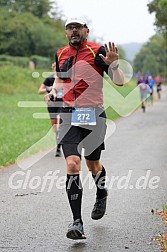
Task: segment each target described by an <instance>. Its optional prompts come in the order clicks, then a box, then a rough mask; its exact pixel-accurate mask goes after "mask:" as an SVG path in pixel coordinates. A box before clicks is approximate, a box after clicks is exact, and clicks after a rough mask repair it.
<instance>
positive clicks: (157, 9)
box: [147, 0, 167, 36]
mask: <svg viewBox="0 0 167 252" xmlns="http://www.w3.org/2000/svg"><path fill="white" fill-rule="evenodd" d="M147 6H148V10H149V12H150V13H155V25H156V26H157V28H158V29H159V30H160V31H162V32H163V33H165V36H166V34H167V15H166V13H167V0H153V1H151V2H150V3H149V4H148V5H147Z"/></svg>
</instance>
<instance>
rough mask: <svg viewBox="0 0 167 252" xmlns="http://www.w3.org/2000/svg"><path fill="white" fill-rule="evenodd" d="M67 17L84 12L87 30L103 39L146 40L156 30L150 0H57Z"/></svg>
mask: <svg viewBox="0 0 167 252" xmlns="http://www.w3.org/2000/svg"><path fill="white" fill-rule="evenodd" d="M57 2H58V6H59V7H60V8H61V10H62V12H63V14H64V15H65V16H66V17H67V18H68V17H78V16H85V17H86V18H87V19H88V20H89V28H90V31H91V32H92V33H93V34H94V35H95V36H96V37H101V38H103V40H104V42H108V41H114V42H115V43H116V44H124V43H129V42H139V43H141V42H147V41H148V39H149V38H150V37H151V36H153V35H154V34H155V27H154V25H153V23H154V14H149V12H148V10H147V3H148V2H149V0H57Z"/></svg>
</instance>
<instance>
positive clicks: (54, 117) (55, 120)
mask: <svg viewBox="0 0 167 252" xmlns="http://www.w3.org/2000/svg"><path fill="white" fill-rule="evenodd" d="M52 71H53V74H51V75H50V76H49V77H47V78H46V79H45V80H44V83H42V84H41V85H40V87H39V90H38V93H39V94H45V93H50V91H51V90H52V86H53V83H54V81H55V78H56V63H55V62H54V63H53V64H52ZM62 95H63V91H62V90H59V93H58V96H57V98H58V99H57V102H59V104H58V105H59V106H57V105H56V102H54V103H53V102H47V109H48V112H49V116H50V121H51V125H52V127H53V130H54V132H55V133H56V134H58V130H59V124H60V109H61V106H62ZM56 106H57V107H56ZM60 147H61V145H60V144H57V147H56V153H55V156H56V157H60V156H61V150H60Z"/></svg>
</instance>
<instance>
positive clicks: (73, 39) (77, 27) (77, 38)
mask: <svg viewBox="0 0 167 252" xmlns="http://www.w3.org/2000/svg"><path fill="white" fill-rule="evenodd" d="M65 34H66V37H67V38H68V40H69V42H70V44H71V45H73V46H77V45H79V44H80V43H81V42H83V41H86V39H87V36H88V34H89V29H88V28H87V27H85V26H83V25H81V24H78V23H72V24H69V25H67V27H66V30H65Z"/></svg>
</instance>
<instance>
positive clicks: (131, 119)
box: [0, 88, 167, 252]
mask: <svg viewBox="0 0 167 252" xmlns="http://www.w3.org/2000/svg"><path fill="white" fill-rule="evenodd" d="M166 109H167V89H166V88H164V90H163V96H162V99H161V101H158V102H156V103H154V105H153V107H148V108H147V112H146V113H143V112H142V111H141V110H140V109H139V110H138V111H136V112H135V113H133V114H132V115H130V116H128V117H126V118H121V119H119V120H117V121H116V125H114V124H113V123H109V126H108V132H109V133H111V132H112V131H114V130H113V129H114V126H116V129H115V131H114V133H113V134H112V135H111V136H110V137H108V138H107V139H106V150H105V151H104V152H103V154H102V159H101V160H102V163H103V165H104V166H105V167H106V170H107V176H108V181H107V186H108V188H109V197H108V203H107V211H106V214H105V216H104V217H103V218H102V219H101V220H99V221H94V220H92V219H91V218H90V214H91V211H92V207H93V204H94V201H95V187H93V188H92V185H93V184H92V180H91V179H90V180H89V178H90V177H89V175H90V174H89V173H88V172H87V169H86V166H85V162H84V160H83V161H82V171H83V174H82V175H83V176H82V180H83V184H84V195H83V208H82V212H83V220H84V228H85V234H86V236H87V239H86V240H83V241H73V240H69V239H67V238H66V237H65V233H66V229H67V226H68V224H69V223H70V222H71V220H72V216H71V213H70V210H69V206H68V202H67V197H66V193H65V188H64V186H65V183H64V179H65V176H64V174H65V161H64V159H63V157H61V158H55V157H54V150H52V151H50V152H49V153H48V154H46V155H45V156H44V157H43V158H41V159H40V158H39V159H40V160H39V161H37V162H36V163H35V164H33V165H32V166H31V167H30V168H28V169H27V170H23V169H22V168H20V167H18V165H12V166H10V167H7V168H4V169H1V170H0V188H1V189H0V233H1V235H0V251H2V252H4V251H7V252H11V251H14V252H21V251H24V252H28V251H35V252H36V251H37V252H44V251H46V252H53V251H54V252H62V251H64V252H77V251H81V252H93V251H98V252H103V251H104V252H124V251H128V252H137V251H140V252H157V251H160V247H159V245H158V244H157V243H155V242H154V241H152V239H153V237H154V236H156V235H158V234H160V233H161V232H162V231H163V229H164V225H163V222H162V220H161V219H160V218H158V217H156V216H155V215H152V214H151V209H156V208H158V209H161V208H162V205H163V204H164V203H167V194H166V192H167V183H166V181H167V154H166V153H167V127H166V124H167V112H166ZM36 157H40V154H38V155H36ZM25 162H27V163H28V162H29V159H26V160H25ZM48 172H49V173H48ZM54 172H55V174H54V175H55V177H54V176H53V173H54ZM46 175H48V176H49V175H50V178H51V177H52V178H54V180H50V179H48V180H47V181H46ZM56 176H57V177H56ZM45 182H46V183H45ZM52 182H53V184H52Z"/></svg>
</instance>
